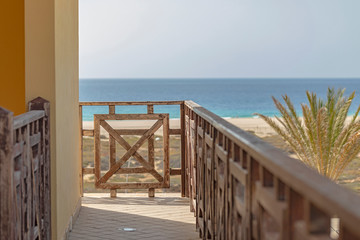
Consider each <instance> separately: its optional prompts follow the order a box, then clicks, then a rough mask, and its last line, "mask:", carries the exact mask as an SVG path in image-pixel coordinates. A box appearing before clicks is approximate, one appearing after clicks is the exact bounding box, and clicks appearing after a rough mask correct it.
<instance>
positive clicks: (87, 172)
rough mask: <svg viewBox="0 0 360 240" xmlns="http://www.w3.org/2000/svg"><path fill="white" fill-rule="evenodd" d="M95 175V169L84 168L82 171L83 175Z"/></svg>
mask: <svg viewBox="0 0 360 240" xmlns="http://www.w3.org/2000/svg"><path fill="white" fill-rule="evenodd" d="M94 173H95V168H83V169H82V174H83V175H86V174H94Z"/></svg>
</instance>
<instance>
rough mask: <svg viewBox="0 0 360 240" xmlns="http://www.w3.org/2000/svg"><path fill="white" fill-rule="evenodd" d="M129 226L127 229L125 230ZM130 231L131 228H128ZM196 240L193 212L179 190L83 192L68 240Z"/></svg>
mask: <svg viewBox="0 0 360 240" xmlns="http://www.w3.org/2000/svg"><path fill="white" fill-rule="evenodd" d="M127 228H129V229H127ZM127 230H133V231H127ZM170 238H171V239H172V240H176V239H179V240H180V239H181V240H185V239H199V238H198V233H197V232H196V229H195V218H194V214H193V213H191V212H190V211H189V202H188V199H187V198H181V197H180V194H179V193H156V197H155V198H148V197H147V194H145V193H141V194H118V197H117V198H110V197H109V194H86V195H85V196H84V197H83V199H82V208H81V211H80V215H79V218H78V219H77V221H76V223H75V225H74V227H73V229H72V231H71V232H70V236H69V239H70V240H76V239H87V240H95V239H170Z"/></svg>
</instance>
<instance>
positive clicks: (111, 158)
mask: <svg viewBox="0 0 360 240" xmlns="http://www.w3.org/2000/svg"><path fill="white" fill-rule="evenodd" d="M109 114H112V115H114V114H115V106H114V105H109ZM115 143H116V142H115V138H114V137H113V136H111V134H110V136H109V147H110V154H109V165H110V167H112V166H114V165H115V163H116V144H115ZM110 197H112V198H115V197H116V189H111V190H110Z"/></svg>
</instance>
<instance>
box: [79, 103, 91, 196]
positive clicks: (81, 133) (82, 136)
mask: <svg viewBox="0 0 360 240" xmlns="http://www.w3.org/2000/svg"><path fill="white" fill-rule="evenodd" d="M79 128H80V167H81V169H83V167H84V159H83V148H84V136H86V134H85V133H86V132H87V131H86V130H83V109H82V106H81V105H80V106H79ZM91 136H94V131H92V135H91ZM80 174H81V179H80V194H81V197H83V196H84V172H83V171H81V173H80Z"/></svg>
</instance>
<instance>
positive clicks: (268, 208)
mask: <svg viewBox="0 0 360 240" xmlns="http://www.w3.org/2000/svg"><path fill="white" fill-rule="evenodd" d="M185 106H186V108H187V109H188V110H187V111H186V116H187V117H189V118H190V116H191V115H192V114H195V115H197V116H198V117H201V118H202V119H204V120H205V121H206V122H208V123H209V125H210V126H211V127H213V128H214V129H216V131H217V132H219V133H221V134H223V135H224V136H225V137H226V138H228V139H229V140H230V141H231V142H233V143H234V144H235V145H237V146H238V147H239V148H240V149H241V156H242V155H243V153H246V155H244V156H246V158H247V159H250V160H248V161H243V160H241V161H240V165H243V164H245V165H243V166H246V167H250V166H251V169H252V170H251V171H250V172H249V173H250V175H249V176H248V177H246V175H248V174H247V172H246V171H242V170H240V168H238V167H233V168H230V169H229V170H230V173H231V174H232V175H233V176H237V175H239V178H235V180H236V181H241V182H243V181H244V178H246V182H245V183H244V182H243V186H244V189H245V190H244V191H245V192H249V195H248V197H246V198H245V199H248V201H245V203H246V205H245V206H246V208H247V209H249V210H248V212H249V213H250V214H251V216H253V217H252V221H249V222H245V225H246V227H245V228H244V230H245V231H246V234H247V235H246V236H247V237H246V238H247V239H249V238H253V239H259V238H260V237H261V236H264V234H268V236H269V234H275V235H277V236H279V239H289V238H290V239H291V237H292V239H295V234H294V232H295V231H296V230H295V229H300V228H301V227H299V226H300V225H301V224H300V223H301V222H304V223H305V224H309V222H307V220H306V216H301V215H299V214H298V213H297V211H295V210H294V208H296V206H294V203H295V204H300V202H299V201H297V200H294V197H293V196H294V195H293V194H291V195H289V193H290V192H292V193H293V192H296V196H300V199H301V198H306V199H307V201H308V202H309V203H311V204H310V206H312V207H311V208H309V209H310V210H306V211H305V212H306V213H307V214H310V216H313V217H314V216H318V217H315V218H316V219H318V220H317V221H321V222H322V225H321V227H319V229H322V230H321V231H324V232H322V233H321V234H320V235H323V236H326V235H327V234H328V232H325V230H326V231H327V230H329V229H330V225H329V216H337V217H339V218H340V222H342V224H343V226H346V227H345V228H346V231H348V233H350V234H351V235H353V236H360V229H359V228H357V227H356V224H357V223H358V222H360V208H357V207H354V206H359V205H360V199H359V197H358V196H356V195H355V194H353V193H352V192H350V191H348V190H346V189H345V188H342V187H340V186H338V185H336V184H334V183H333V182H331V181H330V180H328V179H326V178H324V177H322V176H320V175H319V174H317V173H316V172H314V171H313V170H311V169H309V168H308V167H306V166H305V165H303V164H302V163H300V162H299V161H296V160H294V159H291V158H289V157H288V156H286V155H285V154H283V153H282V152H281V151H280V150H278V149H276V148H274V147H273V146H270V145H269V144H267V143H265V142H264V141H262V140H261V139H259V138H257V137H256V136H253V135H251V134H249V133H247V132H245V131H243V130H241V129H239V128H237V127H235V126H234V125H232V124H230V123H229V122H227V121H226V120H224V119H222V118H220V117H219V116H217V115H215V114H213V113H211V112H209V111H208V110H206V109H204V108H202V107H201V106H199V105H197V104H195V103H193V102H191V101H185ZM205 135H206V134H205ZM205 143H206V144H207V145H208V144H209V143H210V139H209V138H207V137H205ZM186 146H187V145H186ZM201 151H204V150H199V152H201ZM205 152H206V151H205ZM205 154H206V153H205ZM220 155H221V153H220ZM211 162H212V160H211V161H208V163H209V164H210V163H211ZM232 166H234V165H232ZM216 171H218V169H216ZM260 172H261V174H260ZM205 175H206V174H205ZM260 177H261V179H260ZM233 179H234V177H233ZM235 180H233V182H234V181H235ZM206 181H211V180H210V179H209V178H208V180H206ZM236 181H235V182H236ZM257 181H260V182H261V183H262V184H264V185H259V184H258V183H256V182H257ZM221 182H222V180H220V181H219V182H215V183H214V184H219V183H221ZM235 182H234V183H235ZM229 184H230V185H231V184H232V183H231V182H229ZM279 184H280V185H279ZM269 191H270V192H269ZM269 193H271V194H269ZM334 193H336V194H334ZM232 194H233V193H232ZM215 197H218V196H215ZM230 197H232V199H227V201H228V202H229V203H231V202H233V201H234V197H233V196H232V195H231V194H229V198H230ZM206 198H210V199H213V198H212V197H211V196H209V195H206ZM289 198H291V199H293V200H291V201H290V200H289ZM296 199H298V198H296ZM294 201H295V202H294ZM298 202H299V203H298ZM209 204H210V203H208V204H206V205H207V206H209ZM269 204H270V205H269ZM290 204H291V205H290ZM219 206H220V207H222V206H221V205H219V204H218V203H217V204H215V209H216V208H217V207H219ZM280 206H282V207H280ZM289 206H291V207H289ZM264 209H265V210H264ZM319 212H321V213H322V214H318V213H319ZM228 219H230V217H228ZM242 219H243V220H244V221H247V219H249V218H248V217H246V218H245V219H244V218H242ZM284 219H291V221H290V222H289V221H288V220H286V221H285V220H284ZM269 221H270V222H269ZM230 222H231V221H230ZM230 222H227V223H225V225H226V224H229V223H230ZM234 222H236V221H234ZM275 223H276V224H275ZM211 224H213V223H211ZM215 224H216V225H217V224H219V223H218V222H216V223H215ZM269 224H270V225H269ZM272 224H275V225H277V226H278V227H277V228H276V230H275V228H274V229H272V230H271V228H270V229H269V228H268V227H265V226H272ZM275 225H274V226H275ZM209 226H210V225H209V224H208V225H206V224H205V227H206V229H205V231H209ZM295 226H297V227H296V228H295ZM305 226H306V225H305ZM311 228H314V226H312V227H311ZM227 229H229V228H227ZM315 229H317V228H315ZM319 231H320V230H316V231H315V232H319ZM232 232H233V234H237V233H236V231H235V229H234V230H233V231H232ZM315 232H314V231H310V232H309V233H308V234H305V235H304V236H305V238H301V237H300V238H297V239H315V235H316V233H315ZM340 232H341V230H340ZM216 234H217V232H215V236H216V238H218V237H219V238H221V237H220V236H217V235H216ZM241 234H242V233H241ZM275 235H274V236H275ZM320 235H319V236H320ZM232 236H234V235H232ZM235 236H239V235H235ZM241 236H243V235H241ZM244 236H245V235H244ZM327 236H328V235H327ZM359 238H360V237H359ZM241 239H243V237H242V238H241ZM316 239H317V238H316Z"/></svg>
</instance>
